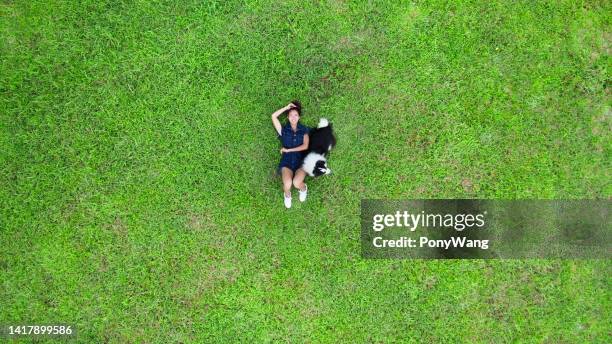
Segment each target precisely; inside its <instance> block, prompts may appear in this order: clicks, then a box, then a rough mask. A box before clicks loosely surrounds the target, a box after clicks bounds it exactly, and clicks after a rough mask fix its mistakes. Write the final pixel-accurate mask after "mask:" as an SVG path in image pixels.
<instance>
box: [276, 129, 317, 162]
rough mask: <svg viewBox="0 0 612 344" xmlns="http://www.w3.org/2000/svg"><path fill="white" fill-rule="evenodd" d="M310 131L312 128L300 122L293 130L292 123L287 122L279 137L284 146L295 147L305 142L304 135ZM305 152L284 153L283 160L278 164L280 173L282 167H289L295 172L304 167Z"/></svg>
mask: <svg viewBox="0 0 612 344" xmlns="http://www.w3.org/2000/svg"><path fill="white" fill-rule="evenodd" d="M309 131H310V128H308V127H307V126H304V125H301V124H300V123H298V125H297V130H296V131H293V129H291V124H290V123H287V124H286V125H285V126H284V127H282V129H281V134H280V135H279V136H278V139H279V140H280V141H281V143H282V145H283V147H285V148H295V147H297V146H300V145H302V143H304V135H305V134H308V132H309ZM305 152H306V151H305V150H304V151H301V152H289V153H283V155H282V157H281V161H280V163H279V164H278V173H279V174H280V173H281V169H282V168H283V167H287V168H289V169H290V170H291V171H293V172H295V171H296V170H297V169H298V168H300V167H302V162H303V161H304V153H305Z"/></svg>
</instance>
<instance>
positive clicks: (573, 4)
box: [0, 0, 612, 343]
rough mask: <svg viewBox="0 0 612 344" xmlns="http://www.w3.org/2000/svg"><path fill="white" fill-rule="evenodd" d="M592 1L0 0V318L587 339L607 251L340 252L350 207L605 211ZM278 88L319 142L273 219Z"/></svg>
mask: <svg viewBox="0 0 612 344" xmlns="http://www.w3.org/2000/svg"><path fill="white" fill-rule="evenodd" d="M610 13H612V5H611V4H610V2H608V1H574V0H569V1H512V2H508V1H414V2H405V1H401V2H400V1H355V2H349V1H342V0H335V1H313V2H303V1H297V0H296V1H278V2H272V1H240V2H238V1H218V2H213V1H155V2H153V1H82V2H79V3H78V4H77V2H76V1H52V0H48V1H11V0H3V1H0V47H1V48H0V58H1V61H2V64H1V66H0V81H1V82H0V164H1V166H2V168H0V228H1V229H0V323H5V324H6V323H9V322H27V323H35V322H39V323H40V322H46V323H48V322H64V323H72V324H74V325H75V326H76V328H77V331H78V336H77V338H76V339H77V341H78V342H82V343H86V342H92V343H102V342H111V343H132V342H134V343H136V342H137V343H141V342H154V343H175V342H183V343H190V342H219V343H225V342H238V341H244V342H292V343H299V342H323V343H336V342H347V343H349V342H369V343H379V342H387V341H390V342H391V341H393V342H427V343H433V342H445V343H455V342H457V343H459V342H484V343H498V342H521V343H523V342H524V343H532V342H533V343H542V342H544V343H579V342H592V343H603V342H606V341H608V340H609V335H610V331H612V328H611V327H610V321H609V319H610V317H611V315H612V314H611V313H612V312H611V303H610V296H611V295H610V294H611V293H610V278H609V276H610V273H611V269H610V264H609V260H599V261H597V260H594V261H578V260H576V261H573V260H447V261H426V260H364V259H362V258H361V255H360V243H359V233H360V223H359V213H360V208H359V206H360V201H361V199H365V198H384V199H408V198H410V199H418V198H505V199H536V198H546V199H556V198H559V199H566V198H569V199H580V198H606V199H609V198H610V197H611V196H612V183H610V171H611V170H612V169H611V167H612V166H611V161H612V159H611V148H612V140H611V137H612V135H611V128H612V112H611V102H610V75H609V72H608V69H609V67H610V64H611V60H610V49H611V47H610V44H611V41H612V34H611V32H612V31H611V27H610V19H611V16H610ZM292 99H299V100H301V101H302V104H303V107H304V116H303V118H302V122H303V123H304V124H306V125H309V126H314V125H316V123H317V122H318V119H319V117H322V116H324V117H327V118H329V119H330V121H331V122H332V123H333V125H334V129H335V131H336V135H337V137H338V146H337V149H336V150H335V151H334V152H332V154H331V157H330V167H331V169H332V170H333V171H334V174H332V175H331V176H326V177H322V178H319V179H316V180H312V179H307V180H306V182H307V183H308V187H309V196H308V200H307V202H305V203H303V204H300V203H299V202H295V201H296V200H297V192H296V191H295V190H294V206H293V208H291V209H289V210H287V209H285V208H284V207H283V199H282V190H281V181H280V179H279V177H277V176H275V175H274V170H275V168H276V166H277V164H278V162H279V159H280V154H279V148H280V146H279V142H278V140H277V138H276V137H275V132H274V129H273V127H272V123H271V121H270V114H271V113H272V112H273V111H274V110H276V109H278V108H280V107H282V106H284V105H286V104H287V103H288V102H289V101H290V100H292ZM283 122H284V119H283ZM606 338H608V339H606Z"/></svg>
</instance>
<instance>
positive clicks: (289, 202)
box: [283, 193, 291, 209]
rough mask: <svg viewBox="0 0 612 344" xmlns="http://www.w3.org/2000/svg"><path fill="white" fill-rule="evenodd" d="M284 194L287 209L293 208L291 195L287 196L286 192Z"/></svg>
mask: <svg viewBox="0 0 612 344" xmlns="http://www.w3.org/2000/svg"><path fill="white" fill-rule="evenodd" d="M283 196H284V197H285V208H287V209H289V208H291V196H289V197H287V196H285V194H284V193H283Z"/></svg>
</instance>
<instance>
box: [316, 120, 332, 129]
mask: <svg viewBox="0 0 612 344" xmlns="http://www.w3.org/2000/svg"><path fill="white" fill-rule="evenodd" d="M328 125H329V122H328V121H327V118H321V119H320V120H319V125H318V126H317V128H325V127H327V126H328Z"/></svg>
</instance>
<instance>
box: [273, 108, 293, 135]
mask: <svg viewBox="0 0 612 344" xmlns="http://www.w3.org/2000/svg"><path fill="white" fill-rule="evenodd" d="M292 107H295V105H293V103H289V105H287V106H285V107H284V108H280V109H278V110H276V111H274V113H273V114H272V124H274V129H276V132H277V133H278V135H280V134H281V130H282V125H281V123H280V121H279V120H278V116H280V114H281V113H283V112H285V111H287V110H289V109H291V108H292Z"/></svg>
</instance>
